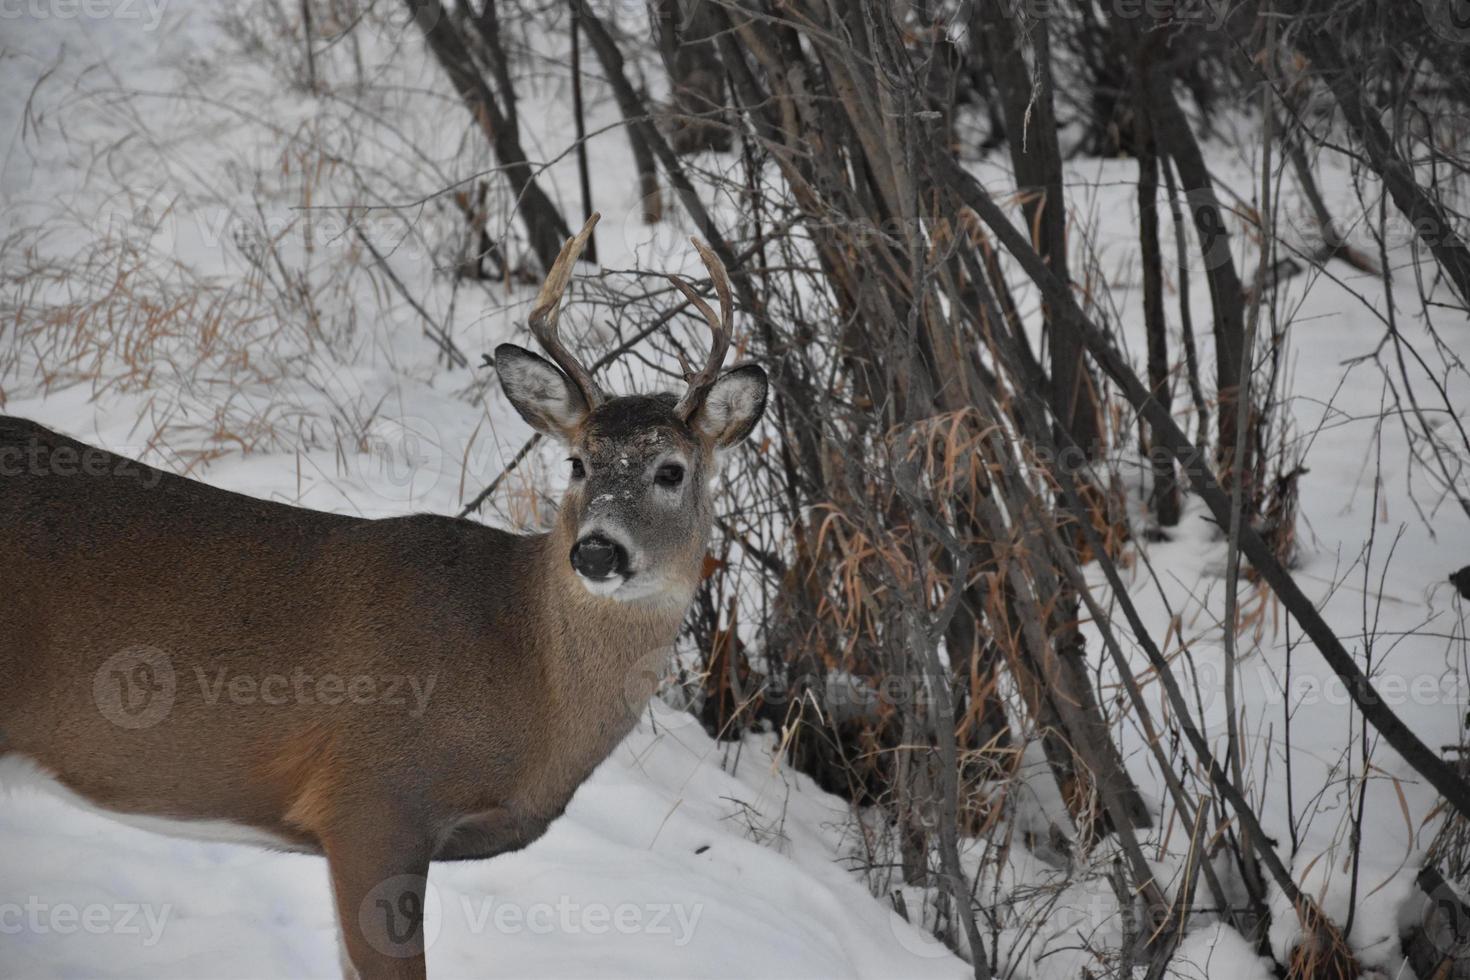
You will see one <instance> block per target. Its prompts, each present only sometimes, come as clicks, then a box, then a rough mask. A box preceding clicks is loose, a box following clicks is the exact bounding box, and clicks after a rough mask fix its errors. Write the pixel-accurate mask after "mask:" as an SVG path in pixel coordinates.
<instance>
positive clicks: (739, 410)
mask: <svg viewBox="0 0 1470 980" xmlns="http://www.w3.org/2000/svg"><path fill="white" fill-rule="evenodd" d="M766 388H767V385H766V372H765V371H764V370H762V369H761V368H760V367H758V366H756V365H754V364H747V365H746V366H745V367H738V368H736V369H735V370H733V371H729V372H727V373H726V374H725V375H724V376H723V377H721V378H720V380H718V381H716V382H715V383H714V387H712V388H710V390H709V393H708V394H707V395H705V396H704V401H703V402H702V403H701V404H700V406H699V409H698V410H697V411H696V412H695V413H694V417H693V418H691V419H690V420H689V424H690V425H692V426H694V428H695V430H696V431H697V432H699V433H700V434H702V435H704V436H705V437H706V438H708V439H711V440H713V441H714V444H715V446H716V447H717V448H719V449H729V448H730V447H731V446H733V445H735V444H736V443H737V442H739V441H740V440H741V439H744V438H745V437H746V436H748V435H750V430H751V429H754V428H755V424H756V423H757V422H759V421H760V418H761V413H762V412H764V411H765V410H766Z"/></svg>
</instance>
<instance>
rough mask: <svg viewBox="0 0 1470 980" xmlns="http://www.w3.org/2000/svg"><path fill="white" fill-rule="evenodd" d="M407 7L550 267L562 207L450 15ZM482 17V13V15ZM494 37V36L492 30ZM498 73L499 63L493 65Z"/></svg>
mask: <svg viewBox="0 0 1470 980" xmlns="http://www.w3.org/2000/svg"><path fill="white" fill-rule="evenodd" d="M403 2H404V3H405V4H407V5H408V9H409V10H410V11H411V12H412V14H413V18H414V21H415V22H416V23H417V24H418V25H419V29H420V30H421V31H423V34H424V40H426V41H427V42H428V44H429V50H430V51H431V52H432V53H433V55H434V59H435V60H436V61H438V62H439V67H441V68H443V69H444V73H445V74H446V75H448V76H449V82H450V84H451V85H453V86H454V90H455V91H456V92H458V93H459V97H460V100H461V101H462V102H463V103H464V105H465V108H466V109H468V110H469V113H470V118H471V119H473V120H474V122H475V125H477V126H479V127H480V131H481V132H482V133H484V134H485V139H486V140H487V141H489V143H490V146H491V148H492V149H493V150H494V151H495V156H496V158H497V159H498V160H499V161H500V164H501V166H502V167H503V168H504V169H505V175H506V177H507V178H508V179H509V180H510V186H511V189H512V190H513V191H514V192H515V195H516V199H517V202H518V208H517V210H518V211H519V213H520V216H521V222H522V224H524V225H525V228H526V237H527V239H528V240H529V241H530V243H531V250H532V251H534V252H535V253H536V258H537V260H539V261H540V263H541V266H542V268H544V269H549V268H551V266H552V265H553V264H554V263H555V262H556V256H557V254H558V253H559V252H561V246H562V243H563V242H564V241H566V240H567V239H568V238H570V237H571V235H572V233H571V231H570V229H568V228H567V224H566V222H565V221H564V220H562V216H561V212H560V211H558V210H557V208H556V205H555V204H553V203H552V202H551V198H549V197H547V196H546V192H545V191H543V190H542V189H541V185H540V184H538V183H537V182H536V178H535V176H534V175H533V174H532V172H531V165H530V162H529V161H528V160H527V158H526V154H525V151H524V150H522V149H521V143H520V139H519V138H518V136H517V133H516V127H515V124H514V122H513V119H512V117H508V116H507V114H506V112H504V111H502V109H501V108H500V106H499V105H498V104H497V102H496V100H495V95H494V93H493V92H491V91H490V87H489V86H488V85H486V84H485V79H484V78H482V77H481V76H480V73H479V71H478V70H477V69H476V67H475V61H474V58H473V57H472V56H471V55H470V51H469V47H468V46H467V45H466V44H465V40H464V38H463V37H462V36H461V35H460V33H459V30H458V29H457V28H456V27H455V26H454V22H453V21H452V20H450V18H449V14H448V13H447V12H446V11H445V10H444V7H443V5H442V4H440V3H439V0H403ZM493 2H494V0H486V4H485V7H486V9H487V10H489V11H490V12H491V17H492V20H493V11H494V7H493ZM482 20H483V15H482ZM481 36H482V37H484V38H485V40H486V44H487V46H490V54H491V55H492V57H493V58H495V59H497V61H498V63H502V64H503V62H504V52H503V51H501V50H498V49H497V48H496V47H494V46H491V41H490V38H489V37H485V32H484V30H483V29H481ZM492 36H494V37H496V39H497V41H498V35H493V34H492ZM494 70H495V71H496V72H497V73H500V72H501V71H502V69H501V68H496V69H494ZM505 79H506V80H505V82H504V83H503V84H505V85H507V86H508V85H509V81H508V79H509V71H508V70H505ZM502 94H503V95H504V96H505V97H506V99H507V104H508V105H509V104H510V100H512V99H513V97H514V96H513V89H510V88H508V87H507V88H506V90H505V91H504V92H503V93H502Z"/></svg>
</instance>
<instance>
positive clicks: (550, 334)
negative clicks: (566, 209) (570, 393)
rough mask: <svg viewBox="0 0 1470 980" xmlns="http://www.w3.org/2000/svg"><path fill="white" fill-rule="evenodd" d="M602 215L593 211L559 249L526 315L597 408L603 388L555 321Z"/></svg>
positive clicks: (545, 345) (534, 332)
mask: <svg viewBox="0 0 1470 980" xmlns="http://www.w3.org/2000/svg"><path fill="white" fill-rule="evenodd" d="M601 217H602V215H601V214H599V213H598V212H596V211H594V212H592V217H590V218H588V219H587V223H586V224H585V225H583V226H582V230H581V231H579V232H577V234H576V235H574V236H573V237H572V238H569V239H567V243H566V244H565V245H563V246H562V247H561V253H560V254H558V255H557V257H556V261H555V262H554V263H552V266H551V269H550V271H548V272H547V273H546V281H545V282H543V283H542V284H541V292H540V293H539V294H537V296H536V305H535V306H533V307H532V308H531V315H530V316H529V317H527V319H526V323H527V325H528V326H529V327H530V328H531V334H532V336H534V337H535V338H536V340H537V342H538V343H540V344H541V347H542V348H543V349H544V350H545V351H546V353H548V354H550V355H551V359H552V360H553V361H555V362H556V364H557V366H558V367H560V368H561V369H562V370H563V371H564V372H566V375H567V377H569V378H571V379H572V383H573V384H575V385H576V386H577V387H578V388H579V389H581V391H582V397H583V398H585V399H586V400H587V407H588V408H596V407H597V405H598V404H599V403H600V402H601V401H602V400H603V394H602V389H601V388H599V387H598V386H597V382H596V381H594V380H592V372H591V371H588V370H587V368H585V367H584V366H583V365H582V362H581V361H579V360H577V358H576V356H575V355H573V354H572V352H571V351H569V350H567V348H566V345H564V344H563V343H562V342H561V335H560V334H558V333H557V330H556V323H557V321H558V320H559V319H561V298H562V295H563V294H564V293H565V292H566V291H567V283H569V282H571V280H572V267H573V266H575V265H576V264H577V259H579V258H580V257H581V256H582V250H583V249H585V248H586V247H587V239H589V238H591V237H592V229H593V228H595V227H596V226H597V222H598V220H599V219H600V218H601Z"/></svg>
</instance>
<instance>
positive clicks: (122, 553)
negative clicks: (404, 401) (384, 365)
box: [0, 214, 767, 980]
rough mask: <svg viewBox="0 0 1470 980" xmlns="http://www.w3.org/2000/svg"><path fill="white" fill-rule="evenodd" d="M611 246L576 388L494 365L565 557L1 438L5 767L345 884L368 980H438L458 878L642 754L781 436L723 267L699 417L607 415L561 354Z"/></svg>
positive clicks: (602, 398)
mask: <svg viewBox="0 0 1470 980" xmlns="http://www.w3.org/2000/svg"><path fill="white" fill-rule="evenodd" d="M597 220H598V215H596V214H593V215H592V216H591V217H590V218H589V219H588V221H587V223H586V225H585V226H584V227H583V228H582V230H581V231H580V232H579V233H578V234H577V235H575V236H574V237H573V238H571V239H570V240H569V241H567V242H566V244H565V246H564V247H563V248H562V250H561V253H560V255H559V256H558V258H557V260H556V262H555V263H554V264H553V266H552V268H551V269H550V270H549V271H548V272H547V273H546V276H545V279H544V281H543V284H542V286H541V289H540V291H539V294H538V295H537V297H536V300H535V302H534V305H533V307H532V309H531V312H530V314H529V317H528V326H529V328H530V333H531V334H532V335H533V336H534V337H535V339H536V340H537V341H538V342H539V344H540V346H541V348H542V350H543V351H544V352H545V354H546V355H547V357H549V358H550V360H547V359H546V358H543V357H541V356H539V355H537V354H535V353H532V352H531V351H529V350H526V349H525V348H522V347H519V346H516V345H515V344H509V343H506V344H501V345H500V346H498V347H497V348H496V350H495V357H494V366H495V368H496V371H497V374H498V375H499V378H500V381H501V385H502V387H503V389H504V392H505V394H506V396H507V398H508V400H509V402H510V404H511V405H512V406H514V408H515V409H516V411H517V412H518V413H519V414H520V416H521V417H522V418H524V419H525V421H526V422H527V423H529V425H530V426H531V427H532V428H533V429H534V430H536V431H537V432H539V433H541V434H542V435H543V436H546V437H548V438H550V439H553V440H556V441H557V442H559V443H560V444H561V445H563V446H564V447H565V448H566V450H567V453H568V459H569V465H570V475H569V478H568V484H567V487H566V490H565V493H564V495H563V496H562V498H561V500H560V503H559V506H558V509H557V512H556V517H555V519H554V521H552V524H551V528H550V530H548V531H546V532H544V533H533V534H516V533H512V532H510V531H506V530H500V529H496V528H493V527H490V526H487V525H485V524H481V523H479V522H476V521H471V520H466V519H460V518H455V517H447V516H441V515H433V514H415V515H409V516H402V517H391V518H384V519H376V520H369V519H364V518H359V517H355V516H349V515H343V514H334V513H327V512H321V511H314V510H308V509H305V508H300V507H295V506H291V505H288V504H285V503H281V502H274V501H267V500H262V499H257V498H253V497H249V496H244V495H241V494H236V493H231V492H228V491H225V490H222V489H218V488H215V487H211V486H208V485H206V484H204V483H201V482H196V481H194V480H190V479H187V478H184V477H181V476H176V475H173V474H170V473H165V472H160V471H158V470H155V469H152V468H151V467H147V466H144V465H143V464H141V463H136V462H133V461H131V460H128V459H126V458H124V457H120V456H115V455H113V454H110V453H106V452H104V451H102V450H100V449H95V448H93V447H90V446H87V445H85V444H83V443H80V442H76V441H74V440H72V439H70V438H67V437H65V436H62V435H60V434H58V433H55V432H52V431H50V430H48V429H46V428H44V427H42V426H41V425H39V424H36V423H34V422H30V421H26V420H22V419H18V418H10V417H0V595H3V596H4V599H3V601H0V673H3V677H4V678H5V680H4V683H0V767H4V771H9V772H11V773H12V774H13V773H15V772H27V773H29V774H30V775H31V776H34V777H36V778H37V780H39V781H43V782H45V783H46V784H47V785H48V786H50V787H51V788H53V789H54V790H55V791H56V792H58V793H61V794H62V795H64V796H66V797H67V798H69V799H70V800H72V802H75V803H77V804H78V805H82V806H87V807H89V808H91V809H94V810H97V811H100V812H102V813H103V814H105V815H109V816H113V817H116V818H118V819H121V820H125V821H127V822H131V823H136V824H138V825H141V826H144V827H147V828H148V829H153V830H161V831H163V832H166V833H172V834H179V835H183V836H190V837H199V838H203V839H207V840H233V841H242V842H246V843H253V844H256V845H260V846H265V847H270V848H276V849H283V850H289V851H300V852H306V853H310V854H316V855H320V856H324V857H325V858H326V865H327V871H328V874H329V877H330V880H331V887H332V895H333V899H334V903H335V912H336V919H337V923H338V932H339V939H340V945H341V955H342V968H343V973H344V976H347V977H362V978H371V980H376V978H422V977H424V976H425V958H424V933H423V909H424V901H425V887H426V880H427V876H428V873H429V867H430V862H432V861H454V860H478V859H486V858H492V857H494V856H496V855H498V854H504V853H506V852H510V851H514V850H517V849H519V848H523V847H525V846H527V845H528V844H530V843H531V842H533V841H535V840H536V839H537V838H538V837H540V836H541V835H542V833H543V832H544V831H545V830H546V828H547V826H548V825H549V824H550V823H551V822H552V821H554V820H556V819H557V818H558V817H559V816H560V815H561V814H562V813H563V811H564V810H565V808H566V806H567V804H568V801H569V800H570V799H571V797H572V795H573V793H574V792H575V791H576V789H577V787H578V786H580V785H581V784H582V783H583V782H584V781H585V780H586V779H587V778H588V777H589V776H590V775H591V773H592V771H593V769H594V768H595V767H596V766H598V764H600V763H601V762H602V761H603V760H604V759H605V758H606V757H607V756H608V755H610V754H611V753H612V751H613V749H614V748H616V746H617V745H618V744H619V743H620V742H621V741H622V739H623V738H624V737H625V736H626V735H627V734H628V733H629V732H630V731H631V730H632V729H633V727H634V726H635V725H636V724H637V721H638V718H639V717H640V716H641V714H642V712H643V711H644V710H645V708H646V707H647V704H648V699H649V698H650V697H651V696H652V695H653V694H654V693H655V691H656V687H657V683H658V680H659V675H658V670H657V668H658V667H659V666H660V665H661V664H662V663H663V661H664V660H666V659H667V657H668V656H669V654H670V651H671V650H672V647H673V645H674V643H675V641H676V638H677V634H678V632H679V629H680V625H681V622H682V619H683V617H684V614H685V612H686V610H687V608H688V606H689V604H690V602H691V600H692V598H693V595H694V593H695V590H696V588H697V586H698V583H699V581H700V578H701V573H702V567H703V561H704V556H705V554H706V549H707V545H708V541H707V539H708V537H709V535H710V531H711V527H712V522H713V506H714V504H713V495H714V490H715V487H716V485H717V480H718V475H717V474H718V470H719V465H720V459H721V457H722V455H724V454H725V453H726V452H727V451H728V450H731V449H733V448H734V447H735V446H737V444H739V443H740V442H741V441H742V440H744V439H745V438H746V437H747V436H748V435H749V434H750V432H751V431H752V430H753V429H754V428H755V426H756V424H757V423H758V421H759V420H760V418H761V416H762V414H763V412H764V409H765V402H766V393H767V379H766V374H765V372H764V371H763V370H762V369H761V368H760V367H759V366H757V365H754V364H749V365H744V366H737V367H734V368H732V369H730V370H728V371H727V370H724V361H725V359H726V355H727V353H728V350H729V347H730V343H731V334H732V326H731V324H732V301H731V296H730V284H729V279H728V276H727V273H726V270H725V267H724V266H723V264H722V263H721V261H720V259H719V258H718V257H717V256H716V255H715V254H714V253H713V252H712V251H711V250H710V248H709V247H708V246H707V245H705V244H704V243H703V242H701V241H699V240H698V239H693V240H692V241H693V244H694V247H695V249H696V250H697V252H698V254H699V256H700V258H701V260H702V261H703V264H704V266H705V268H706V270H707V271H708V273H709V277H710V280H711V283H712V285H713V289H714V292H715V294H716V295H717V296H718V301H719V306H720V311H719V313H718V314H717V313H715V312H714V310H713V309H712V308H711V307H710V305H709V303H707V302H706V301H705V299H704V298H703V297H702V296H701V295H700V292H699V291H698V290H696V289H695V288H694V287H693V286H692V285H691V284H690V283H689V282H687V281H685V280H684V279H683V278H681V277H680V276H677V275H669V276H668V277H667V278H668V279H669V280H670V281H671V282H672V283H673V284H674V286H675V287H677V289H678V290H679V292H680V293H682V294H683V296H684V297H685V298H686V299H687V301H688V303H689V304H690V305H691V306H692V307H693V308H694V310H695V311H697V312H698V314H699V315H701V316H702V317H703V318H704V320H705V321H706V322H707V323H708V325H709V329H710V333H711V335H712V339H711V343H710V349H709V352H708V357H707V359H706V360H705V362H704V364H703V366H702V367H700V368H699V369H698V370H697V371H687V368H688V365H687V364H686V371H687V373H686V375H685V390H684V391H683V392H682V394H678V395H675V394H672V393H667V392H661V393H655V394H631V395H621V396H609V395H608V394H606V393H605V392H604V391H603V390H602V389H601V388H600V387H599V385H598V383H597V382H596V381H595V380H594V378H593V374H592V372H591V371H590V370H589V369H588V368H587V367H586V366H584V365H583V364H582V363H581V362H580V361H578V359H577V358H576V357H575V356H574V355H573V353H572V352H571V351H570V350H569V348H568V347H567V346H566V344H565V343H563V341H562V338H561V336H560V333H559V331H558V326H557V323H558V319H559V317H560V313H561V308H562V299H563V295H564V293H565V292H566V289H567V285H568V282H569V281H570V279H571V278H572V272H573V266H574V264H575V263H576V262H577V260H578V259H579V257H580V256H581V254H582V251H583V249H584V247H585V246H586V243H587V240H588V238H589V236H590V235H591V234H592V230H593V227H594V226H595V225H596V223H597ZM303 676H304V677H306V678H307V680H306V681H305V682H304V683H303V682H302V680H301V678H302V677H303ZM242 678H243V680H242ZM328 678H335V679H336V681H335V682H334V683H333V684H331V685H330V686H328V685H326V683H325V682H326V679H328ZM392 678H398V679H399V680H400V681H401V680H403V679H404V678H407V680H408V681H409V682H413V681H415V679H416V680H417V684H416V685H409V686H412V687H413V689H414V690H416V691H417V692H418V693H420V694H423V695H425V696H424V697H423V698H421V699H411V698H407V697H404V696H403V691H399V692H398V696H397V697H390V696H389V688H390V687H391V686H392V685H391V684H390V683H389V681H390V680H391V679H392ZM399 686H400V687H404V686H403V685H399ZM354 687H355V688H356V691H357V696H352V691H353V689H354ZM404 690H407V687H404ZM211 695H213V696H211ZM415 708H418V709H421V710H415Z"/></svg>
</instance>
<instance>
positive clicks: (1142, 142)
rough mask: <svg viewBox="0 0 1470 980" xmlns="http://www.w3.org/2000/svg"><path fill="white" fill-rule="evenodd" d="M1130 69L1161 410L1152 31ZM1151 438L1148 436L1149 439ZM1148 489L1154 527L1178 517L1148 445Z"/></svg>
mask: <svg viewBox="0 0 1470 980" xmlns="http://www.w3.org/2000/svg"><path fill="white" fill-rule="evenodd" d="M1137 50H1138V56H1137V65H1136V69H1135V70H1134V72H1133V144H1134V148H1135V150H1136V152H1137V154H1138V223H1139V230H1138V244H1139V253H1140V256H1139V257H1140V261H1141V262H1142V264H1143V321H1144V329H1145V332H1146V334H1147V336H1148V383H1149V389H1150V390H1151V391H1152V393H1153V396H1154V399H1155V400H1156V401H1158V403H1159V404H1160V405H1162V406H1163V407H1164V409H1165V410H1169V407H1170V403H1171V401H1172V400H1173V399H1172V396H1171V394H1170V391H1169V338H1168V334H1167V330H1168V325H1167V324H1166V322H1165V320H1164V270H1163V256H1162V249H1161V248H1160V246H1159V154H1158V148H1157V146H1156V145H1155V143H1154V132H1153V121H1152V118H1151V111H1150V109H1149V98H1148V91H1147V89H1146V87H1145V84H1144V79H1145V78H1146V77H1147V76H1148V66H1149V62H1150V61H1151V60H1152V58H1153V57H1154V54H1155V51H1156V47H1155V45H1154V41H1153V37H1152V36H1151V37H1148V38H1145V39H1144V40H1143V42H1142V43H1141V44H1139V46H1138V49H1137ZM1150 442H1152V440H1150ZM1148 456H1149V461H1150V463H1151V465H1152V468H1153V476H1154V482H1153V489H1152V492H1151V493H1150V495H1149V503H1150V509H1151V510H1152V511H1153V514H1154V517H1155V518H1156V519H1157V520H1158V522H1159V526H1160V527H1173V526H1174V525H1176V524H1178V523H1179V484H1178V481H1177V480H1176V479H1175V476H1174V462H1173V460H1171V459H1169V458H1168V456H1167V455H1166V454H1164V453H1155V452H1153V451H1152V449H1150V452H1149V454H1148Z"/></svg>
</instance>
